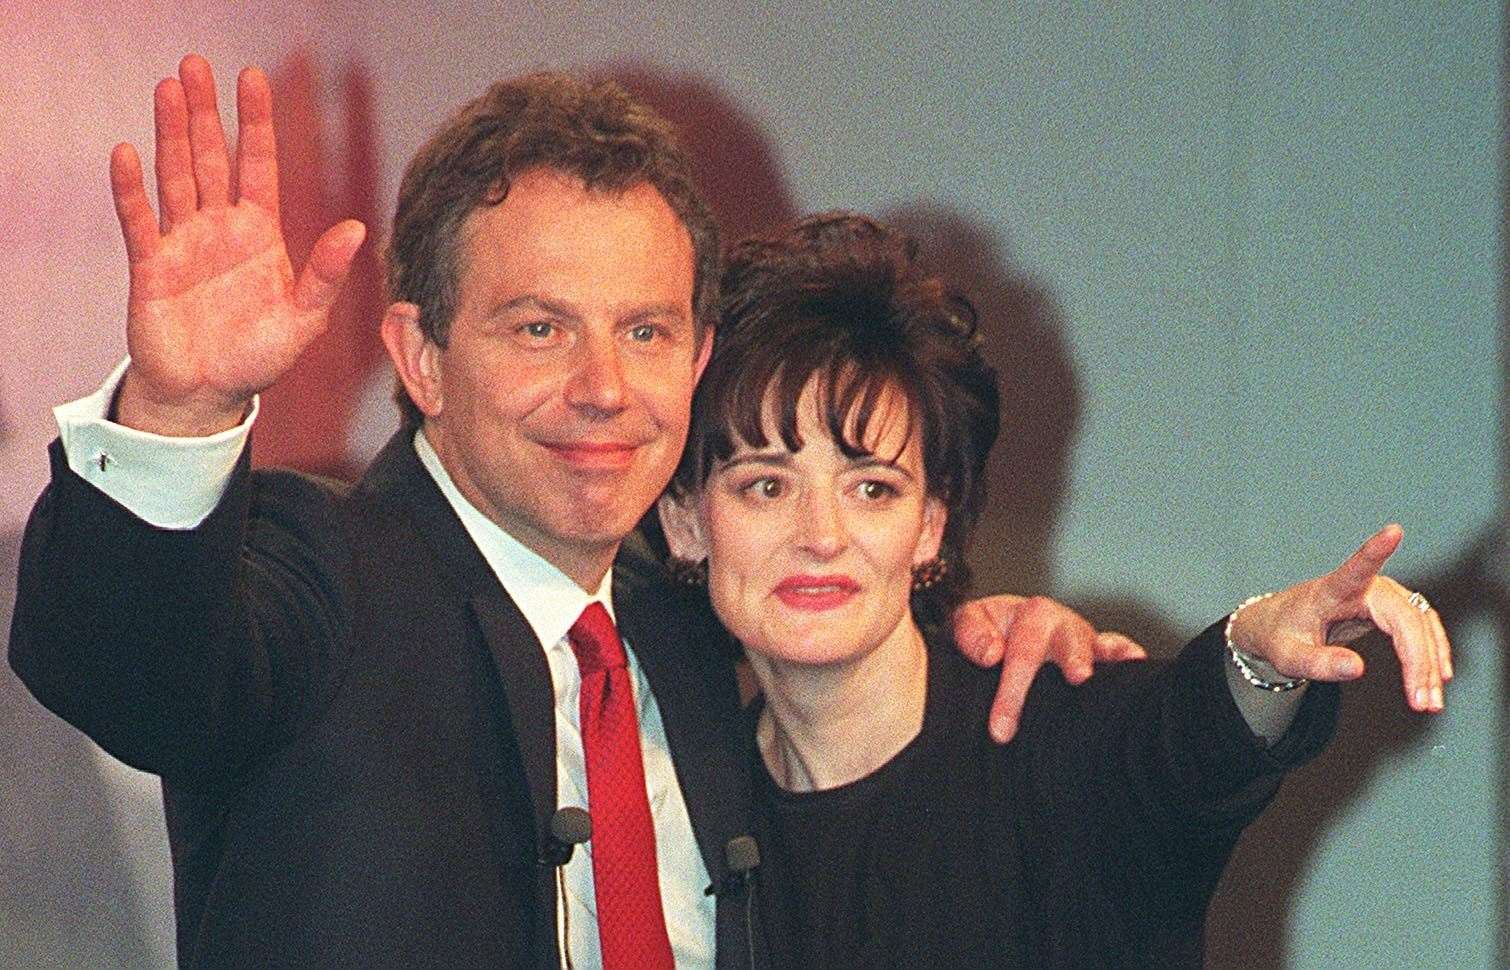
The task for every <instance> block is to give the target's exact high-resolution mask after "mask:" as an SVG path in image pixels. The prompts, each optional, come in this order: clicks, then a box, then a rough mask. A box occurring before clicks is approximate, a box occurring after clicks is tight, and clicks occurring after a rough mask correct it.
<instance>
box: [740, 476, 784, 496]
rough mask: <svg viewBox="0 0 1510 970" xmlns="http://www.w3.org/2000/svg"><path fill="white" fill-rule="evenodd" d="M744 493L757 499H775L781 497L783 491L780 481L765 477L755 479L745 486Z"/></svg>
mask: <svg viewBox="0 0 1510 970" xmlns="http://www.w3.org/2000/svg"><path fill="white" fill-rule="evenodd" d="M744 491H745V493H746V494H748V495H754V496H757V497H759V498H777V497H778V496H780V495H781V493H782V491H783V489H782V487H781V481H780V479H776V478H771V477H769V476H766V477H764V478H757V479H755V480H754V481H753V482H751V483H749V484H748V485H746V486H745V487H744Z"/></svg>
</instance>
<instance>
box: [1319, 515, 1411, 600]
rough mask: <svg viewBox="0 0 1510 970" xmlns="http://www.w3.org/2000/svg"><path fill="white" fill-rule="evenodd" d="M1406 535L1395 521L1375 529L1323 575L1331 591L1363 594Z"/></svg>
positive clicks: (1337, 594)
mask: <svg viewBox="0 0 1510 970" xmlns="http://www.w3.org/2000/svg"><path fill="white" fill-rule="evenodd" d="M1404 536H1405V532H1404V530H1403V529H1401V528H1400V527H1399V526H1398V525H1393V524H1391V525H1387V526H1385V527H1384V528H1382V529H1380V530H1379V531H1378V532H1376V533H1374V534H1373V535H1372V536H1370V537H1369V538H1368V541H1366V542H1364V543H1363V545H1361V546H1359V547H1358V551H1357V552H1355V553H1353V554H1352V555H1351V556H1349V557H1348V558H1347V561H1346V562H1344V563H1343V564H1342V565H1340V566H1338V567H1337V568H1336V569H1334V570H1332V571H1331V572H1330V573H1328V574H1327V575H1325V576H1323V577H1322V582H1323V584H1324V585H1325V587H1326V588H1327V590H1328V592H1330V593H1331V594H1332V595H1333V596H1335V597H1337V598H1338V599H1350V598H1352V597H1354V596H1362V595H1363V594H1364V593H1365V592H1367V591H1368V588H1369V584H1371V583H1372V582H1373V581H1374V577H1375V576H1378V575H1379V570H1381V569H1383V568H1384V563H1385V561H1386V560H1388V559H1389V557H1390V556H1391V555H1393V554H1394V552H1395V550H1396V549H1398V548H1399V546H1400V540H1401V539H1402V538H1404Z"/></svg>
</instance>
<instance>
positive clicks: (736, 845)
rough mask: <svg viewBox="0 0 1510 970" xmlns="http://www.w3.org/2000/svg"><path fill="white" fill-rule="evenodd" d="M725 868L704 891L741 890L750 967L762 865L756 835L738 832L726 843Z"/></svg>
mask: <svg viewBox="0 0 1510 970" xmlns="http://www.w3.org/2000/svg"><path fill="white" fill-rule="evenodd" d="M724 867H725V868H726V869H727V870H728V871H727V872H726V873H725V874H724V877H723V878H722V879H720V880H719V881H718V882H717V883H715V884H714V885H712V886H709V887H708V888H707V889H705V890H703V895H705V896H717V897H718V898H719V899H720V900H721V899H723V898H724V897H725V896H732V895H734V894H735V893H738V894H740V895H742V896H744V902H745V953H746V958H747V959H748V960H749V966H750V968H751V970H754V967H755V886H756V883H755V875H756V873H755V870H756V869H758V868H760V844H759V843H757V842H756V841H755V836H753V835H736V836H734V838H732V839H730V840H729V841H728V842H727V843H725V844H724Z"/></svg>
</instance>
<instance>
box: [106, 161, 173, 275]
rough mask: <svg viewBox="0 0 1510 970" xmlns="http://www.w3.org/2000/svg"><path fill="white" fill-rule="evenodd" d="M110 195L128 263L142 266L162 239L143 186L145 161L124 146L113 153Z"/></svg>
mask: <svg viewBox="0 0 1510 970" xmlns="http://www.w3.org/2000/svg"><path fill="white" fill-rule="evenodd" d="M110 194H111V195H112V196H113V197H114V198H115V214H116V217H117V218H118V219H120V221H121V236H122V237H123V238H124V239H125V240H126V259H128V260H129V261H130V262H132V263H140V262H142V261H143V260H146V259H148V258H150V257H151V256H152V254H153V253H155V252H156V251H157V244H158V240H159V239H160V238H161V237H160V236H159V235H158V231H157V217H156V216H154V215H153V214H152V203H151V202H148V201H147V190H146V188H145V187H144V186H143V185H142V160H141V159H140V158H139V157H138V156H137V154H136V149H135V148H132V147H131V146H130V145H127V144H125V143H124V142H123V143H121V144H119V145H116V146H115V149H114V150H113V151H111V153H110Z"/></svg>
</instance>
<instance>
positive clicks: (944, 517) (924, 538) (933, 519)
mask: <svg viewBox="0 0 1510 970" xmlns="http://www.w3.org/2000/svg"><path fill="white" fill-rule="evenodd" d="M948 521H949V509H948V507H947V506H945V505H944V502H943V500H942V499H938V498H935V497H934V496H932V495H930V496H928V497H927V498H926V499H924V500H923V531H922V532H921V533H919V534H918V544H917V547H916V548H915V549H913V552H912V564H913V565H914V566H917V565H921V564H922V563H925V562H927V561H928V560H930V559H932V558H934V557H935V556H937V555H938V554H939V546H940V545H942V544H943V542H944V525H945V524H946V523H947V522H948Z"/></svg>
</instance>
